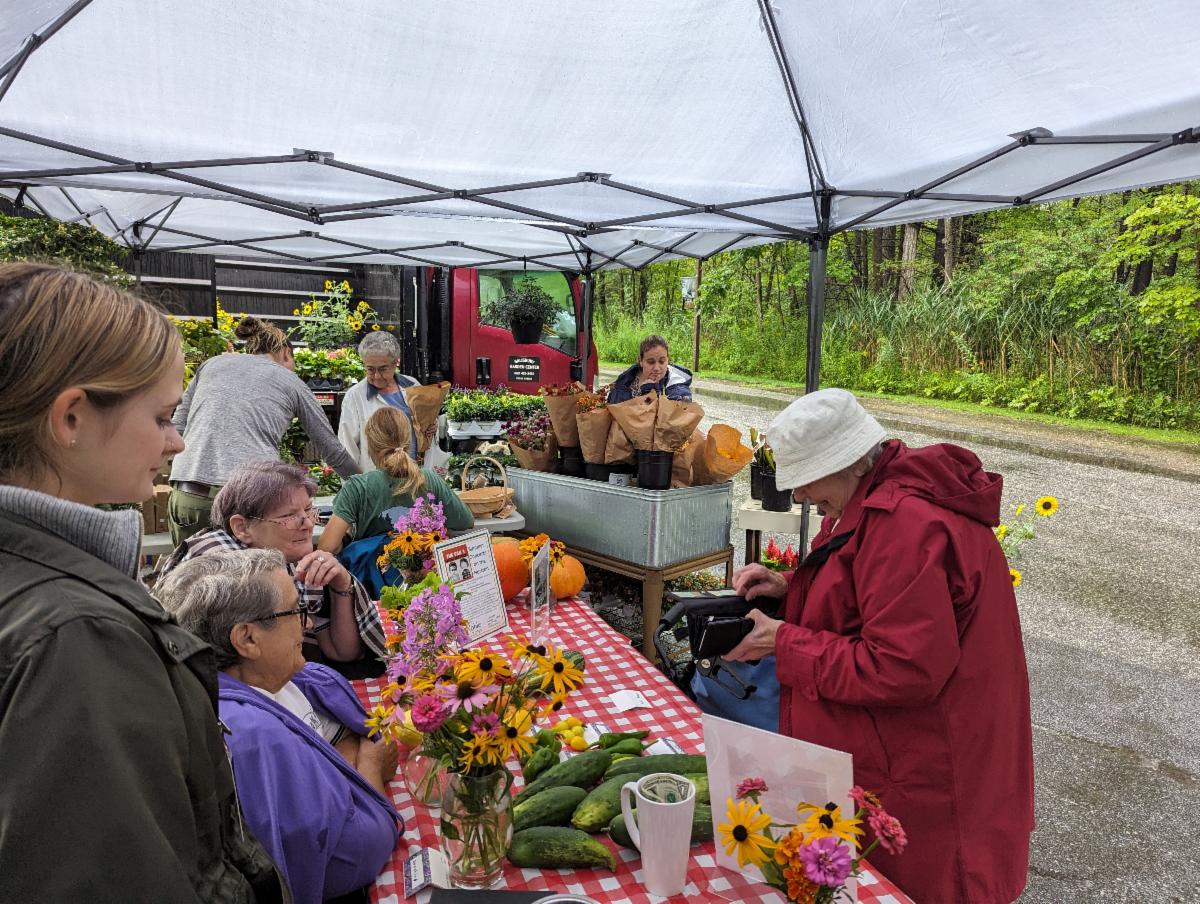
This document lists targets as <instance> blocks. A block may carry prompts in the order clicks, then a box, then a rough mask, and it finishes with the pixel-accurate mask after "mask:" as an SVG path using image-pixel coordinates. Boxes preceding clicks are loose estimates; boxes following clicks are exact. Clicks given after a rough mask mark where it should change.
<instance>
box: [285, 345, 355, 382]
mask: <svg viewBox="0 0 1200 904" xmlns="http://www.w3.org/2000/svg"><path fill="white" fill-rule="evenodd" d="M295 356H296V376H298V377H299V378H300V379H301V380H332V381H334V382H338V381H341V382H343V383H353V382H355V381H357V380H361V379H363V377H365V376H366V373H367V372H366V370H365V369H364V368H363V363H362V361H360V360H359V357H358V355H357V354H355V353H354V352H353V351H351V350H350V349H347V348H335V349H324V350H314V349H310V348H298V349H296V352H295Z"/></svg>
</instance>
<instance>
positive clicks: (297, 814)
mask: <svg viewBox="0 0 1200 904" xmlns="http://www.w3.org/2000/svg"><path fill="white" fill-rule="evenodd" d="M156 594H157V596H158V598H159V600H160V601H161V602H162V604H163V606H164V608H166V609H167V610H168V611H170V612H172V613H174V615H175V617H176V618H177V619H178V620H179V622H180V624H181V625H183V626H184V627H185V628H187V629H188V630H190V631H191V632H192V633H194V634H196V635H197V636H198V637H200V639H201V640H203V641H205V642H206V643H208V644H209V645H210V646H211V647H212V648H213V651H214V652H215V655H216V660H217V668H218V669H219V670H220V674H219V675H218V687H219V691H218V698H219V711H220V716H221V720H222V722H223V723H224V724H225V725H226V726H227V727H228V729H229V730H228V733H227V734H226V744H228V747H229V752H230V756H231V757H232V761H233V775H234V780H235V782H236V784H237V791H238V796H239V797H240V799H241V802H242V808H243V810H244V812H245V815H246V821H247V822H248V823H249V824H250V828H251V829H252V830H253V831H254V834H255V835H256V836H257V837H258V838H259V840H260V841H261V842H262V843H263V846H264V847H265V848H266V849H267V851H268V852H270V854H271V856H272V857H273V859H274V860H275V863H276V864H278V866H279V868H280V870H281V872H282V873H283V874H284V876H285V877H286V879H287V882H288V884H289V885H290V886H291V890H292V897H293V898H294V900H295V901H296V902H298V904H318V902H321V901H327V900H330V899H333V898H338V897H340V896H344V895H349V894H351V893H354V892H358V891H359V890H360V889H363V888H364V887H366V886H368V885H370V884H371V883H372V882H373V881H374V880H375V878H376V877H377V876H378V875H379V872H380V870H381V869H383V866H384V864H385V863H386V862H387V859H388V857H389V856H390V855H391V852H392V850H393V849H394V848H395V846H396V842H397V840H398V838H399V830H400V829H402V828H403V821H402V820H401V818H400V816H399V815H398V814H397V813H396V811H395V809H394V808H393V807H392V805H391V803H390V802H389V799H388V797H389V796H388V791H387V783H388V782H389V781H391V779H392V778H393V777H394V776H395V774H396V765H397V762H398V754H397V751H396V748H395V746H394V745H391V744H383V743H378V742H374V741H371V740H370V739H369V738H367V737H365V736H364V735H365V730H364V727H363V725H364V720H365V719H366V713H365V712H363V708H362V706H361V705H360V704H359V702H358V698H357V697H356V696H355V694H354V691H353V689H352V688H351V687H350V685H349V683H348V682H347V681H346V679H345V678H343V677H342V676H340V675H338V674H337V673H336V672H333V671H332V670H330V669H328V668H326V667H324V666H322V665H317V664H315V663H305V661H304V654H303V653H302V651H301V650H302V641H303V637H304V632H303V625H304V623H305V622H306V621H307V620H308V619H309V618H310V617H311V616H310V615H309V611H308V608H307V606H306V605H305V604H304V602H303V601H302V600H301V599H300V596H299V594H298V592H297V590H296V585H295V583H294V582H293V581H292V576H291V574H290V573H289V572H288V570H287V563H286V562H285V560H284V556H283V554H282V553H280V552H279V551H277V550H273V549H271V550H268V549H247V550H230V551H223V552H217V553H214V554H212V555H206V556H203V557H200V558H197V559H192V560H191V561H188V562H185V563H183V564H182V565H180V566H179V567H178V568H176V569H174V570H173V571H172V572H171V573H170V574H169V575H167V576H166V577H165V578H164V579H163V580H162V581H160V582H159V585H158V587H157V588H156Z"/></svg>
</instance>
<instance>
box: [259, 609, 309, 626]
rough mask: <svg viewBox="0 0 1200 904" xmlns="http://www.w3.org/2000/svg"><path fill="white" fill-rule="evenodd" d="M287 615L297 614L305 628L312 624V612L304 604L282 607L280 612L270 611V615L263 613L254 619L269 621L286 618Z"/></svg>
mask: <svg viewBox="0 0 1200 904" xmlns="http://www.w3.org/2000/svg"><path fill="white" fill-rule="evenodd" d="M289 615H299V616H300V624H301V626H302V627H305V628H307V627H308V626H309V625H311V624H312V613H311V612H309V611H308V609H307V608H306V607H304V606H297V607H296V608H295V609H284V610H283V611H282V612H272V613H271V614H270V615H264V616H263V617H262V618H256V619H254V620H255V621H271V619H273V618H287V617H288V616H289Z"/></svg>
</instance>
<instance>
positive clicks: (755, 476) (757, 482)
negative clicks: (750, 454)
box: [750, 461, 763, 499]
mask: <svg viewBox="0 0 1200 904" xmlns="http://www.w3.org/2000/svg"><path fill="white" fill-rule="evenodd" d="M762 478H763V472H762V468H761V467H760V466H759V464H758V462H754V461H752V462H750V498H751V499H762Z"/></svg>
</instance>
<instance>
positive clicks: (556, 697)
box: [538, 694, 567, 722]
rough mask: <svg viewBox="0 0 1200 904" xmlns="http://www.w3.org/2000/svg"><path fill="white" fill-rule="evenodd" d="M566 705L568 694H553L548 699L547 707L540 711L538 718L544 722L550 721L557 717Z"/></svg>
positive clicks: (544, 706)
mask: <svg viewBox="0 0 1200 904" xmlns="http://www.w3.org/2000/svg"><path fill="white" fill-rule="evenodd" d="M566 703H567V695H566V694H551V695H550V696H549V697H547V698H546V703H545V705H543V706H542V708H541V709H540V710H538V718H539V719H541V720H542V721H543V722H548V721H550V720H551V719H552V718H553V717H554V716H555V715H557V714H558V713H559V712H561V711H562V708H563V707H564V706H566Z"/></svg>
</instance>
